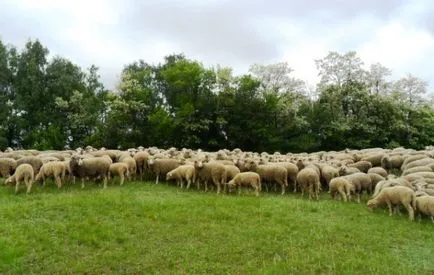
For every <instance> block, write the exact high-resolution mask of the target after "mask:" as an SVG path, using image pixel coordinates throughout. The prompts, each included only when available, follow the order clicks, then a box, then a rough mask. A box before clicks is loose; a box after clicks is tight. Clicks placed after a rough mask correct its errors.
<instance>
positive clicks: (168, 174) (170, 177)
mask: <svg viewBox="0 0 434 275" xmlns="http://www.w3.org/2000/svg"><path fill="white" fill-rule="evenodd" d="M171 179H173V173H171V172H168V173H167V174H166V180H171Z"/></svg>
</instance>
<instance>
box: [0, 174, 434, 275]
mask: <svg viewBox="0 0 434 275" xmlns="http://www.w3.org/2000/svg"><path fill="white" fill-rule="evenodd" d="M245 192H246V193H245V194H243V195H242V196H240V197H239V196H237V195H235V194H230V195H221V196H217V195H216V194H215V193H203V192H198V191H195V190H190V191H183V190H180V189H178V188H176V187H174V186H167V185H165V184H159V185H154V184H151V183H139V182H135V183H130V182H127V183H126V185H125V186H123V187H120V186H113V185H109V187H108V188H107V189H106V190H102V189H101V187H100V186H97V185H95V184H88V185H87V186H86V188H85V189H84V190H82V189H80V187H79V184H77V185H75V186H71V185H66V186H64V187H63V188H62V189H60V190H58V189H57V188H56V187H55V186H54V184H53V183H48V184H47V186H46V187H44V188H41V187H40V186H37V185H35V186H34V187H33V189H32V193H31V194H30V195H27V196H26V195H25V192H24V186H22V189H21V193H20V194H19V195H14V188H13V187H5V186H0V273H2V274H17V273H22V274H32V273H33V274H66V273H69V274H71V273H74V274H76V273H85V272H87V273H88V274H102V273H105V274H110V273H112V274H119V273H122V274H131V273H139V274H149V273H161V274H204V273H211V274H368V273H369V274H372V273H375V274H415V273H416V274H433V273H434V225H433V224H432V223H431V222H430V221H429V220H428V219H423V220H422V222H410V221H409V220H408V216H406V215H405V214H404V213H403V215H402V216H394V217H389V216H388V214H387V211H386V210H385V209H378V210H377V211H375V212H374V213H371V212H370V211H368V210H367V208H366V206H365V203H362V204H357V203H348V204H344V203H343V202H340V201H331V200H330V198H329V196H328V195H327V194H323V195H322V198H321V200H320V201H319V202H316V201H314V202H311V201H308V200H307V199H300V197H299V195H293V194H290V195H285V196H280V195H278V194H263V195H262V196H261V197H260V198H256V197H254V195H253V192H250V193H247V191H245ZM365 199H366V198H365Z"/></svg>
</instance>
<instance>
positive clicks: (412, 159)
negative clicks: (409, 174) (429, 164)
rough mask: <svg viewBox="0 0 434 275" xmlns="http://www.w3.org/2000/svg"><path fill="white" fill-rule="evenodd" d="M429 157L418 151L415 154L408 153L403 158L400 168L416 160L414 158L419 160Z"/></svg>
mask: <svg viewBox="0 0 434 275" xmlns="http://www.w3.org/2000/svg"><path fill="white" fill-rule="evenodd" d="M427 157H429V156H428V155H427V154H421V153H418V154H417V155H409V156H407V157H406V158H404V161H403V162H402V166H401V167H402V168H404V167H405V166H406V165H407V164H409V163H411V162H413V161H416V160H420V159H425V158H427Z"/></svg>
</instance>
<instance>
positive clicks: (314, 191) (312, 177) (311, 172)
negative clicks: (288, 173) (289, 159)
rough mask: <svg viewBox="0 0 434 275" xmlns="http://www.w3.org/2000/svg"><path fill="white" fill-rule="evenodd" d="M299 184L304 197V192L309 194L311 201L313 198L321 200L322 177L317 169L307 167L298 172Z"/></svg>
mask: <svg viewBox="0 0 434 275" xmlns="http://www.w3.org/2000/svg"><path fill="white" fill-rule="evenodd" d="M297 184H298V185H299V186H300V189H301V196H302V197H303V195H304V192H308V193H309V199H312V198H313V197H315V198H316V199H317V200H318V199H319V196H318V193H319V189H320V177H319V175H318V172H317V171H315V169H313V168H311V167H306V168H303V169H302V170H301V171H300V172H298V175H297Z"/></svg>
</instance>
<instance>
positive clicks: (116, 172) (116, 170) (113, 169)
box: [108, 162, 129, 186]
mask: <svg viewBox="0 0 434 275" xmlns="http://www.w3.org/2000/svg"><path fill="white" fill-rule="evenodd" d="M113 176H119V184H120V186H122V185H123V184H124V180H125V178H128V177H129V170H128V164H126V163H123V162H116V163H112V164H110V168H109V175H108V178H109V179H111V178H112V177H113Z"/></svg>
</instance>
